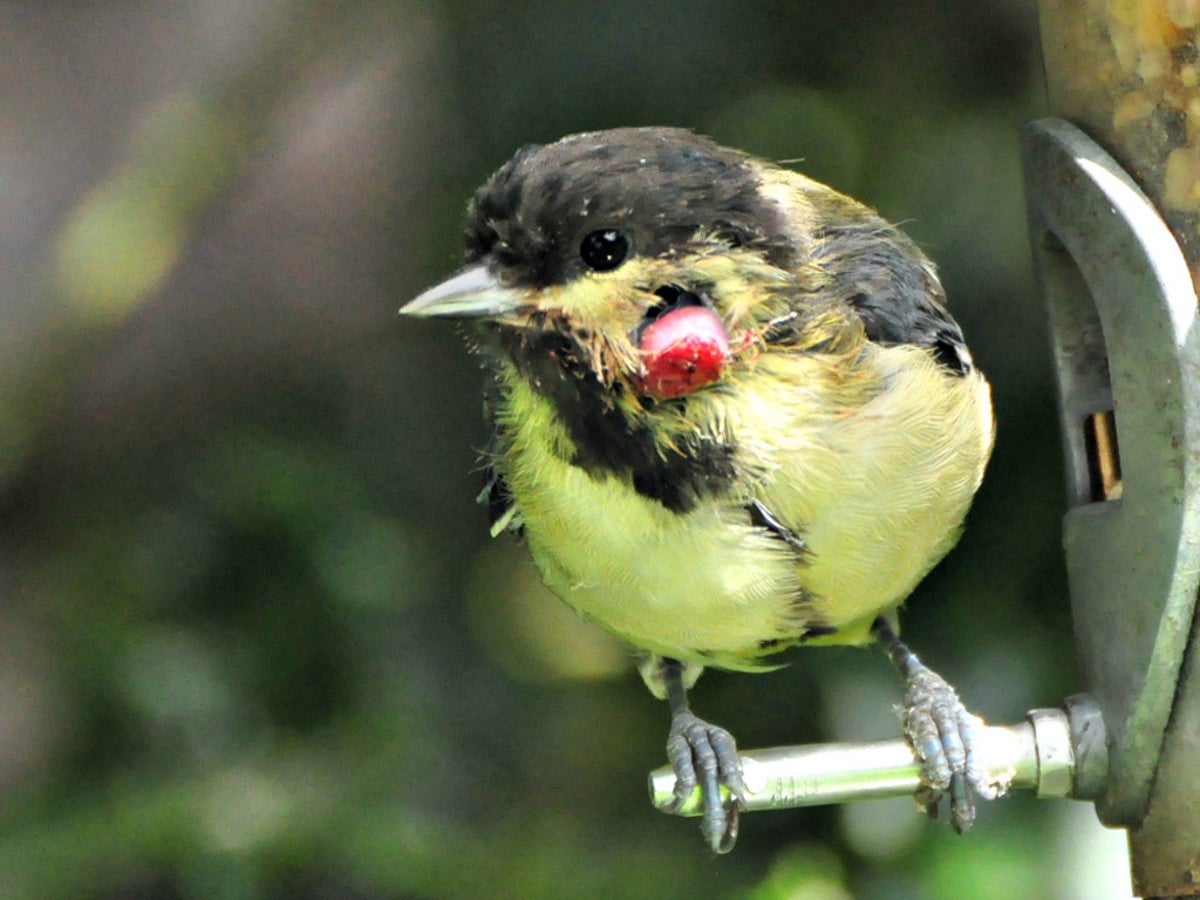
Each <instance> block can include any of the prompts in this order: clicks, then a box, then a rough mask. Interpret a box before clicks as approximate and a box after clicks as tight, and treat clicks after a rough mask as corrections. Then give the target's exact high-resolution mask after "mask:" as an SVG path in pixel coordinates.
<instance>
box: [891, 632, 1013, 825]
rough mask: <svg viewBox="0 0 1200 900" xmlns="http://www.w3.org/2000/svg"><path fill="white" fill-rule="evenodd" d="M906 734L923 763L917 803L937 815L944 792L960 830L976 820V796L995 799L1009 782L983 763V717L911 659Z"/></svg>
mask: <svg viewBox="0 0 1200 900" xmlns="http://www.w3.org/2000/svg"><path fill="white" fill-rule="evenodd" d="M906 668H907V669H908V671H907V672H906V678H907V681H908V691H907V692H906V693H905V696H904V707H903V717H904V734H905V736H906V737H907V738H908V740H909V742H910V743H911V744H912V747H913V752H914V753H915V754H916V756H917V759H919V760H920V761H921V789H920V790H919V791H918V792H917V794H916V801H917V804H918V805H919V806H920V807H921V808H923V809H924V810H925V812H926V813H927V814H928V815H929V817H930V818H933V819H936V818H937V812H938V803H939V802H940V801H941V799H942V796H943V795H947V794H948V795H949V798H950V825H951V827H952V828H953V829H954V830H955V831H957V832H958V833H959V834H962V833H963V832H965V831H967V829H969V828H970V827H971V825H972V824H973V823H974V821H975V799H974V796H973V795H972V792H973V793H974V795H975V796H978V797H979V798H980V799H982V800H994V799H996V798H997V797H999V796H1000V795H1001V794H1003V793H1004V789H1005V788H1006V787H1007V785H1006V784H1005V783H1004V782H1003V781H1002V780H994V779H992V778H991V777H990V776H989V775H988V773H987V771H986V770H985V769H984V768H983V766H982V764H981V763H980V762H979V760H978V758H977V756H976V753H975V747H976V744H977V737H978V736H979V734H980V732H981V730H982V729H983V728H984V727H985V726H984V723H983V720H982V719H980V718H979V717H978V716H974V715H972V714H971V713H969V712H968V711H967V708H966V707H965V706H963V704H962V701H961V700H959V699H958V694H957V693H956V692H955V690H954V688H952V687H951V686H950V685H949V684H948V683H947V682H946V680H945V679H943V678H942V677H941V676H940V675H938V674H937V673H936V672H934V671H933V670H931V669H929V668H927V667H926V666H924V665H923V664H921V663H920V662H918V661H917V659H916V657H915V656H913V657H911V660H910V664H909V665H908V666H907V667H906Z"/></svg>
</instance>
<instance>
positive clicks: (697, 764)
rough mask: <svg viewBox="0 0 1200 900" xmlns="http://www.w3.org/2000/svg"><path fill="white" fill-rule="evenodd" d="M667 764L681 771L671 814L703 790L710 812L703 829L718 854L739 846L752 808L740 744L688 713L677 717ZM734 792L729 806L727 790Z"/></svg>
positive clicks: (677, 776)
mask: <svg viewBox="0 0 1200 900" xmlns="http://www.w3.org/2000/svg"><path fill="white" fill-rule="evenodd" d="M667 759H668V760H669V761H670V763H671V768H673V769H674V770H675V797H674V801H673V803H672V805H671V807H669V808H668V810H667V811H668V812H675V811H677V810H678V809H680V808H681V807H682V806H683V804H684V803H685V802H686V801H687V799H688V798H689V797H690V796H692V793H693V792H694V791H695V790H696V787H697V786H699V787H700V791H701V795H702V797H703V803H704V813H703V818H702V819H701V823H700V829H701V831H702V832H703V833H704V839H705V841H706V842H707V843H708V846H709V848H711V850H712V852H713V853H718V854H719V853H728V852H729V851H730V850H732V849H733V845H734V843H736V841H737V832H738V812H739V810H740V809H741V808H743V807H744V806H745V804H746V793H745V792H746V787H745V785H744V784H743V782H742V763H741V760H740V759H739V758H738V753H737V744H736V743H735V742H734V740H733V735H731V734H730V733H729V732H728V731H726V730H725V729H724V728H718V727H717V726H715V725H710V724H709V723H708V722H705V721H704V720H703V719H701V718H699V717H698V716H696V715H694V714H693V713H691V712H688V711H686V710H683V711H680V712H677V713H675V714H674V715H673V716H672V717H671V732H670V734H669V735H668V737H667ZM722 785H723V786H724V787H726V788H727V789H728V790H729V794H730V799H729V803H728V805H727V804H726V803H725V801H724V800H723V798H722V797H721V786H722Z"/></svg>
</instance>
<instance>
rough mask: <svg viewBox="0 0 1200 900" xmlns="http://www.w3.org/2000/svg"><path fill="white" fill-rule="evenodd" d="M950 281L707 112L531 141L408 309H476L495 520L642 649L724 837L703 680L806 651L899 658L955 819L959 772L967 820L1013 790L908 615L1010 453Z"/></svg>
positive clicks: (723, 846)
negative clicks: (693, 119)
mask: <svg viewBox="0 0 1200 900" xmlns="http://www.w3.org/2000/svg"><path fill="white" fill-rule="evenodd" d="M944 301H945V298H944V293H943V290H942V286H941V284H940V282H939V281H938V277H937V274H936V271H935V269H934V266H933V264H932V263H931V262H930V261H929V260H928V259H927V258H926V257H925V255H924V254H923V253H922V252H921V250H920V249H919V248H918V247H917V246H916V244H914V243H913V241H912V240H910V239H909V238H908V237H906V236H905V235H904V234H903V233H902V232H901V231H900V230H899V229H898V228H896V227H895V226H894V225H891V224H889V223H888V222H886V221H884V220H883V219H882V218H880V217H879V216H878V215H877V214H876V213H875V212H874V211H873V210H871V209H869V208H868V207H866V206H864V205H862V204H861V203H858V202H857V201H855V200H852V199H850V198H849V197H846V196H844V195H842V194H839V193H837V192H836V191H834V190H832V189H831V188H829V187H826V186H825V185H823V184H819V183H818V182H815V181H813V180H811V179H809V178H806V177H804V176H803V175H800V174H797V173H796V172H793V171H790V170H786V169H784V168H781V167H779V166H776V165H774V164H771V163H769V162H765V161H763V160H760V159H756V158H753V157H751V156H749V155H747V154H744V153H741V152H738V151H736V150H731V149H727V148H725V147H722V146H719V145H717V144H716V143H714V142H712V141H711V140H708V139H707V138H704V137H701V136H698V135H696V134H694V133H692V132H690V131H687V130H682V129H676V128H620V129H615V130H611V131H598V132H591V133H586V134H577V135H573V136H570V137H566V138H563V139H562V140H560V141H558V142H556V143H553V144H549V145H546V146H536V145H535V146H528V147H525V148H523V149H521V150H519V151H518V152H517V153H516V155H515V156H514V157H513V158H512V159H511V160H509V161H508V162H507V163H505V164H504V165H503V166H502V167H501V168H500V169H499V171H497V172H496V173H495V174H494V175H493V176H492V177H491V178H490V179H489V180H488V181H487V183H486V184H484V185H483V187H482V188H480V189H479V191H478V192H477V193H476V195H475V197H474V199H473V200H472V201H471V203H470V206H469V211H468V215H467V232H466V264H465V266H464V267H463V268H462V269H461V270H459V271H458V272H457V273H456V274H454V275H451V276H450V277H449V278H447V279H446V280H445V281H443V282H442V283H440V284H438V285H437V286H436V287H433V288H431V289H430V290H428V291H426V292H425V293H423V294H421V295H420V296H419V297H417V298H416V299H415V300H413V301H412V302H410V303H409V304H407V305H406V306H405V307H404V308H403V309H402V310H401V312H403V313H405V314H407V315H411V316H425V317H446V318H453V319H467V320H471V322H472V325H473V327H471V328H470V329H469V332H468V333H469V340H470V342H471V345H472V347H473V349H474V351H475V352H476V353H477V354H478V355H479V356H480V358H481V359H482V360H483V363H484V367H485V370H486V373H487V375H486V378H487V386H486V392H485V393H486V410H487V415H488V417H489V419H490V421H491V423H492V425H493V426H494V439H493V441H492V443H491V447H490V449H489V450H488V451H487V453H486V459H485V463H486V466H487V469H488V472H489V477H488V481H487V487H486V489H485V490H484V493H483V494H482V495H481V499H484V500H486V502H487V503H488V504H489V507H490V510H491V515H492V520H493V534H498V533H500V532H501V531H505V530H507V531H511V532H515V533H518V534H520V535H523V536H524V539H525V541H526V542H527V543H528V546H529V549H530V551H531V553H532V555H533V559H534V561H535V562H536V564H537V567H538V569H539V570H540V572H541V575H542V577H543V579H544V580H545V582H546V584H547V585H548V586H549V587H550V588H551V590H553V591H554V593H556V594H557V595H558V596H559V597H561V598H562V599H563V600H564V601H565V602H566V603H567V604H569V605H570V606H572V607H574V608H575V609H576V610H578V611H579V613H580V614H581V615H583V616H584V617H585V618H586V619H587V620H589V621H591V622H594V623H596V624H597V625H599V626H601V627H602V628H605V629H607V630H608V631H610V632H612V633H613V634H616V635H618V636H620V637H621V638H624V639H625V640H626V641H628V642H629V643H630V644H631V645H632V646H633V647H634V648H636V649H637V650H638V651H640V653H641V654H642V658H641V663H640V671H641V674H642V676H643V678H644V679H645V682H646V684H647V686H648V687H649V688H650V690H651V692H652V693H653V694H654V695H655V696H657V697H659V698H665V699H666V700H668V701H669V703H670V710H671V726H670V732H669V737H668V742H667V755H668V758H669V760H670V762H671V764H672V766H673V767H674V770H675V773H676V779H677V781H676V790H675V801H676V807H677V808H678V806H679V805H680V804H682V802H683V801H684V800H685V799H686V798H687V797H689V796H690V795H691V794H692V792H693V791H694V790H695V789H696V788H697V786H699V788H700V789H701V791H702V794H703V807H704V814H703V819H702V830H703V832H704V835H705V838H706V840H707V842H708V844H709V846H710V847H711V848H712V849H713V850H714V851H715V852H724V851H726V850H728V849H729V848H730V847H732V845H733V841H734V839H735V837H736V833H737V814H738V807H739V803H740V802H741V801H742V799H743V792H744V785H743V782H742V777H741V769H740V764H739V759H738V755H737V750H736V747H735V743H734V740H733V738H732V737H731V736H730V734H729V733H728V732H727V731H725V730H724V729H722V728H719V727H716V726H714V725H711V724H709V723H708V722H706V721H704V720H703V719H700V718H699V717H697V716H696V715H695V714H694V713H692V712H691V710H690V709H689V706H688V701H687V690H688V689H689V688H690V687H691V686H692V684H694V683H695V680H696V678H697V677H698V676H699V674H700V672H701V670H702V669H703V668H704V667H706V666H713V667H716V668H720V669H731V670H736V671H742V672H754V671H760V670H763V669H766V668H771V665H770V662H769V657H771V655H773V654H775V653H778V652H779V651H781V650H783V649H785V648H787V647H790V646H793V645H796V644H862V643H865V642H868V641H870V640H872V639H877V640H878V641H879V642H880V643H881V644H882V645H883V646H884V647H885V648H886V649H887V651H888V653H889V655H890V656H891V657H892V659H893V661H894V662H895V664H896V665H897V667H898V668H899V669H900V671H901V673H902V674H903V675H904V677H905V679H906V680H907V683H908V690H907V693H906V696H905V702H904V712H903V724H904V731H905V734H906V735H907V737H908V739H909V740H910V741H911V743H912V745H913V748H914V751H915V753H916V755H917V757H918V758H919V759H920V760H922V766H923V784H924V788H923V790H922V792H921V795H920V796H919V797H918V802H919V803H921V804H922V805H924V806H926V807H927V808H928V809H929V810H930V811H931V812H935V811H936V808H937V803H938V801H939V799H940V798H941V796H942V795H943V793H948V794H949V795H950V813H951V822H952V824H953V826H954V827H955V828H956V829H957V830H959V831H962V830H965V829H966V828H968V827H969V826H970V824H971V822H972V820H973V818H974V802H973V798H972V791H973V792H974V793H975V794H977V795H978V796H980V797H985V798H991V797H994V796H996V795H997V794H998V793H999V792H1000V791H1001V790H1002V785H1001V784H999V783H997V782H995V781H992V780H989V776H988V775H987V773H986V772H984V771H983V769H982V767H981V766H980V765H979V764H978V763H977V761H976V759H975V755H974V753H973V740H974V738H973V735H974V733H975V732H976V730H977V729H978V728H979V727H980V726H981V721H980V720H979V719H977V718H976V717H974V716H972V715H971V714H969V713H968V712H967V710H966V709H965V708H964V707H963V704H962V703H961V702H960V701H959V699H958V697H957V695H956V694H955V692H954V690H953V689H952V688H951V687H950V686H949V685H948V684H947V683H946V682H945V681H944V680H943V679H941V678H940V677H939V676H938V675H936V674H935V673H934V672H932V671H931V670H930V669H929V668H927V667H926V666H925V665H923V664H922V663H921V662H919V661H918V660H917V658H916V656H915V655H913V653H912V652H911V651H910V650H909V649H908V648H907V647H906V646H905V645H904V644H903V643H901V642H900V640H899V639H898V637H897V632H896V626H895V611H896V609H897V607H898V606H899V605H900V604H901V603H902V602H903V601H904V599H905V598H906V597H907V596H908V595H909V593H910V592H911V591H912V590H913V588H914V587H915V586H916V584H917V583H918V582H919V581H920V580H921V578H922V577H924V575H925V574H926V573H927V572H928V571H929V570H930V569H931V568H932V567H933V566H934V565H935V564H936V563H937V562H938V561H939V560H940V559H941V558H942V557H943V556H944V555H945V554H946V553H947V551H949V550H950V548H951V547H952V546H953V545H954V544H955V542H956V541H957V540H958V537H959V534H960V532H961V529H962V522H963V517H964V516H965V514H966V512H967V508H968V506H969V505H970V503H971V499H972V497H973V496H974V494H975V492H976V490H977V489H978V487H979V484H980V480H981V479H982V477H983V472H984V467H985V465H986V464H987V460H988V456H989V454H990V452H991V448H992V441H993V417H992V406H991V399H990V390H989V387H988V383H987V381H986V379H985V378H984V376H983V375H982V374H981V373H980V371H979V370H978V369H977V368H976V367H975V365H974V363H973V362H972V359H971V354H970V353H969V352H968V350H967V347H966V344H965V342H964V340H963V336H962V332H961V330H960V329H959V327H958V325H957V324H956V323H955V321H954V319H952V318H951V316H950V314H949V313H948V312H947V311H946V308H945V306H944ZM721 786H724V787H725V788H727V790H728V799H727V800H726V799H723V798H722V793H721V790H720V787H721Z"/></svg>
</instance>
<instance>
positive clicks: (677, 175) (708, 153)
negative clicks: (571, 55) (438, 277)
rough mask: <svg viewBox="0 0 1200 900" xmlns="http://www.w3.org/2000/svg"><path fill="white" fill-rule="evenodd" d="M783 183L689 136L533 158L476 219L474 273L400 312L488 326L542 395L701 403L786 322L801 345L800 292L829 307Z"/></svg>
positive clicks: (584, 142)
mask: <svg viewBox="0 0 1200 900" xmlns="http://www.w3.org/2000/svg"><path fill="white" fill-rule="evenodd" d="M779 175H780V171H779V170H777V169H773V168H771V167H768V166H766V165H764V164H762V163H760V162H757V161H755V160H752V159H751V158H750V157H747V156H745V155H744V154H741V153H738V152H736V151H733V150H728V149H725V148H723V147H720V146H718V145H717V144H715V143H713V142H712V141H710V140H708V139H706V138H702V137H699V136H697V135H695V134H692V133H691V132H688V131H684V130H679V129H667V128H628V129H617V130H613V131H605V132H595V133H588V134H580V135H574V136H572V137H569V138H565V139H563V140H561V141H559V142H557V143H555V144H550V145H548V146H532V147H527V148H524V149H522V150H520V151H519V152H518V153H517V154H516V155H515V156H514V157H513V158H512V159H511V160H510V161H509V162H508V163H506V164H505V165H504V166H503V167H502V168H501V169H500V170H499V171H498V172H496V174H495V175H493V176H492V177H491V178H490V179H489V180H488V182H487V183H486V184H485V185H484V186H483V187H482V188H481V189H480V190H479V192H478V193H477V194H476V196H475V198H474V200H473V201H472V203H471V206H470V209H469V213H468V226H467V258H466V265H465V267H464V268H462V269H461V270H460V271H459V272H457V273H456V274H454V275H452V276H451V277H450V278H448V279H446V280H445V281H443V282H442V283H441V284H439V285H437V286H435V287H433V288H431V289H430V290H428V291H426V292H425V293H423V294H421V295H420V296H419V297H417V298H416V299H415V300H413V301H412V302H411V303H409V304H408V305H407V306H405V307H404V308H403V309H402V310H401V311H402V312H403V313H405V314H407V315H414V316H431V317H435V316H436V317H447V318H459V319H475V320H482V321H484V322H486V323H488V326H489V327H488V329H487V330H488V331H489V332H491V333H492V334H493V336H495V337H496V338H498V340H499V342H500V344H501V346H502V347H503V349H504V350H505V351H507V352H508V353H509V354H510V355H511V356H512V357H513V358H514V360H515V361H516V363H517V365H518V366H521V365H523V364H526V365H529V366H530V367H531V368H533V369H534V370H536V377H535V378H534V380H537V379H538V378H545V377H546V375H547V373H548V372H549V371H554V372H556V373H557V374H558V375H560V376H561V377H563V378H568V379H569V378H575V379H579V378H581V377H586V378H588V379H589V380H591V379H593V378H594V381H595V382H598V383H599V384H600V385H601V386H603V388H604V389H605V390H606V392H609V393H615V394H618V395H622V396H623V397H625V398H626V402H633V403H637V404H641V403H645V402H647V401H648V405H650V406H653V404H654V402H655V401H661V400H669V399H673V398H677V397H682V396H686V395H689V394H691V393H693V392H695V391H697V390H701V389H703V388H706V387H708V386H710V385H714V384H718V383H720V382H722V380H723V379H725V378H727V377H728V375H729V373H730V371H731V370H732V369H734V368H736V366H737V365H738V364H739V362H740V361H741V360H743V359H744V358H749V357H751V356H752V355H753V354H754V353H755V352H756V348H758V347H761V346H762V345H763V343H764V336H765V335H768V333H769V332H770V331H771V329H772V328H776V327H778V326H780V323H781V322H782V323H783V326H784V327H786V328H787V329H789V331H790V332H792V333H795V332H796V330H797V329H796V327H795V322H794V320H795V318H796V316H797V312H796V304H795V303H794V298H795V296H796V294H797V292H803V293H808V292H812V293H813V294H815V293H816V290H817V287H818V284H817V282H818V281H819V280H820V272H819V268H818V267H816V266H813V265H810V264H809V263H808V258H809V256H810V254H809V250H808V247H807V246H806V243H807V237H806V235H807V230H806V228H805V225H806V223H805V222H804V221H803V220H802V219H801V220H799V221H798V220H797V215H796V209H797V208H796V206H795V204H794V203H793V207H792V208H790V209H785V208H784V206H783V205H782V204H781V201H780V199H779V196H778V194H777V193H776V192H774V191H773V189H772V184H774V185H775V187H778V186H779V184H780V183H779V182H774V181H773V180H772V179H773V178H777V177H778V176H779ZM797 177H798V176H797ZM815 187H819V186H815ZM828 193H829V194H831V195H833V192H832V191H829V192H828ZM834 196H838V195H834ZM784 297H790V298H792V301H793V302H786V301H785V300H783V299H778V298H784ZM785 319H786V322H784V321H783V320H785ZM548 363H550V365H549V366H548V365H547V364H548Z"/></svg>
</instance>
